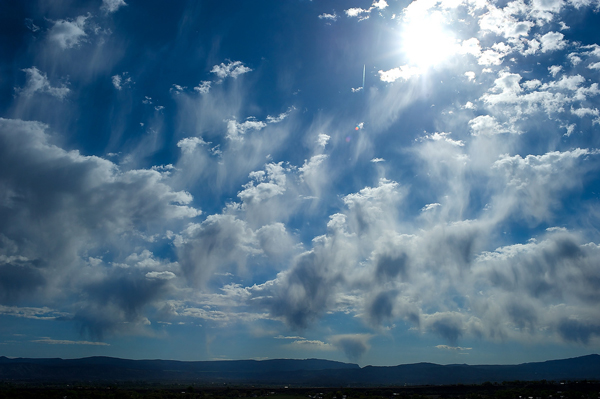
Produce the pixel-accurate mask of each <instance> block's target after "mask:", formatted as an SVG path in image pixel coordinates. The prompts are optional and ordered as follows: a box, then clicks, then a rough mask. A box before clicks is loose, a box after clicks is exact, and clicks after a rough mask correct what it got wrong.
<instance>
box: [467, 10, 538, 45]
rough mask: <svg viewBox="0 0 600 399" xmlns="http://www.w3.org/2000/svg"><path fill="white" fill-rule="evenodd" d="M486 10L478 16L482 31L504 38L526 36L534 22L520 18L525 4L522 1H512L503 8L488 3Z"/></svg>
mask: <svg viewBox="0 0 600 399" xmlns="http://www.w3.org/2000/svg"><path fill="white" fill-rule="evenodd" d="M487 8H488V11H487V12H486V13H485V14H483V15H481V16H480V17H479V27H480V28H481V30H482V31H484V32H493V33H496V34H498V35H501V36H503V37H505V38H518V37H520V36H527V35H528V33H529V30H530V29H531V28H532V27H533V26H534V25H535V24H534V22H532V21H528V20H522V18H521V19H520V18H519V16H522V15H523V13H524V12H526V8H527V6H526V5H525V3H524V2H523V1H512V2H510V3H508V4H507V5H506V7H504V8H498V7H496V6H494V5H491V4H488V6H487Z"/></svg>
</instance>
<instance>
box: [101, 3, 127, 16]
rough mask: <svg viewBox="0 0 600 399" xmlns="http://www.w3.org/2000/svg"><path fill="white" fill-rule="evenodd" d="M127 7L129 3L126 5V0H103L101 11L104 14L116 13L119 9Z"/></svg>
mask: <svg viewBox="0 0 600 399" xmlns="http://www.w3.org/2000/svg"><path fill="white" fill-rule="evenodd" d="M126 5H127V3H125V1H124V0H102V5H101V6H100V9H101V10H102V11H104V12H107V13H110V12H115V11H117V10H118V9H119V8H121V7H123V6H126Z"/></svg>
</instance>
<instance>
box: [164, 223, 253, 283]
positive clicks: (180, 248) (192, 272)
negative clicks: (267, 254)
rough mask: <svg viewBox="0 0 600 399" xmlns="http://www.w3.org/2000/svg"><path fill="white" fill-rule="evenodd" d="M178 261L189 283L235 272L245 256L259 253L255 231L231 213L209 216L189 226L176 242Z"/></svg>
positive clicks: (202, 281) (243, 262)
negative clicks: (218, 273) (216, 274)
mask: <svg viewBox="0 0 600 399" xmlns="http://www.w3.org/2000/svg"><path fill="white" fill-rule="evenodd" d="M176 245H177V253H178V257H179V262H180V263H181V267H182V269H183V272H184V273H185V276H186V277H187V279H188V281H189V282H190V284H192V285H196V286H198V285H205V284H206V283H207V282H208V281H209V280H210V279H211V278H212V275H213V273H215V272H220V273H225V272H230V271H236V270H238V269H239V268H240V267H243V266H244V265H245V263H246V259H247V257H248V256H250V255H252V254H258V253H260V250H258V249H257V248H256V247H257V243H256V238H255V234H254V232H253V231H252V229H250V228H249V227H248V226H247V224H246V222H244V221H243V220H240V219H237V218H236V217H235V216H232V215H211V216H209V217H207V218H206V220H205V221H204V222H202V223H201V224H194V225H191V226H189V227H188V228H187V229H186V230H185V231H184V233H183V236H182V241H181V242H179V243H176Z"/></svg>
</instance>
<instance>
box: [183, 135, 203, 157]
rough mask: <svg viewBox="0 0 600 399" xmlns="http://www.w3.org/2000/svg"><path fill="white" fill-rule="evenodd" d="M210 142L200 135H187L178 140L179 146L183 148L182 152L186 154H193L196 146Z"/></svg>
mask: <svg viewBox="0 0 600 399" xmlns="http://www.w3.org/2000/svg"><path fill="white" fill-rule="evenodd" d="M209 144H210V143H207V142H206V141H204V140H203V139H202V138H200V137H186V138H184V139H181V140H179V141H178V142H177V147H179V148H181V152H183V153H184V154H191V153H193V152H194V151H195V150H196V147H198V146H201V145H209Z"/></svg>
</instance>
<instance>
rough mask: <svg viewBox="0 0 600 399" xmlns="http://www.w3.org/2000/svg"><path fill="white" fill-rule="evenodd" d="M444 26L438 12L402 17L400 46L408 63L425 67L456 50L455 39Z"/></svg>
mask: <svg viewBox="0 0 600 399" xmlns="http://www.w3.org/2000/svg"><path fill="white" fill-rule="evenodd" d="M444 26H445V19H444V16H443V15H442V14H441V13H440V12H434V13H419V15H412V16H408V17H407V18H405V19H404V26H403V29H402V34H401V40H402V47H401V48H402V52H403V53H404V54H405V55H406V57H407V60H408V63H409V64H410V65H415V66H418V67H419V68H422V69H427V68H429V67H433V66H436V65H439V64H440V63H442V62H443V61H445V60H447V59H448V58H449V57H450V56H451V55H452V54H454V53H455V52H456V47H457V43H456V39H455V37H454V35H453V34H452V32H451V31H450V30H448V29H446V28H445V27H444Z"/></svg>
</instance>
